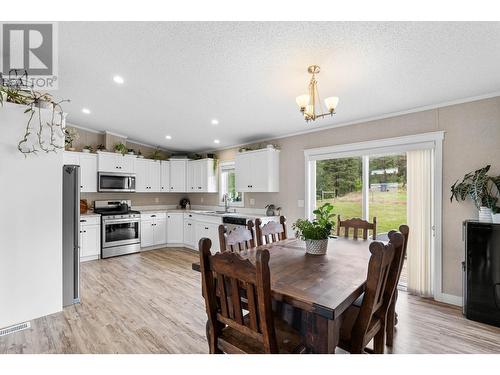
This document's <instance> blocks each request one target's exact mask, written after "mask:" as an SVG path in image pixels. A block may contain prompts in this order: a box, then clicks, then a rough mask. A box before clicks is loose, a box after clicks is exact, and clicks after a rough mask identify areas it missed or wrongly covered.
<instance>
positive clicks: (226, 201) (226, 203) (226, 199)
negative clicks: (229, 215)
mask: <svg viewBox="0 0 500 375" xmlns="http://www.w3.org/2000/svg"><path fill="white" fill-rule="evenodd" d="M222 201H223V202H224V211H225V212H229V194H227V193H226V194H224V195H223V196H222Z"/></svg>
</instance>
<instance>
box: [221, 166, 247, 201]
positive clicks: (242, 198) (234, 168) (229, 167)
mask: <svg viewBox="0 0 500 375" xmlns="http://www.w3.org/2000/svg"><path fill="white" fill-rule="evenodd" d="M227 170H235V172H236V163H235V161H234V160H229V161H224V162H220V163H219V206H224V202H223V201H222V197H223V195H224V194H225V192H223V191H222V187H223V186H224V184H223V183H222V178H223V176H222V175H223V172H225V171H227ZM240 194H241V202H229V207H245V193H243V192H240Z"/></svg>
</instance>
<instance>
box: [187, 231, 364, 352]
mask: <svg viewBox="0 0 500 375" xmlns="http://www.w3.org/2000/svg"><path fill="white" fill-rule="evenodd" d="M371 242H372V241H371V240H362V239H357V240H355V239H348V238H340V237H339V238H334V239H330V240H329V242H328V251H327V253H326V254H325V255H310V254H306V252H305V242H303V241H301V240H298V239H286V240H283V241H278V242H275V243H271V244H268V245H263V246H259V247H256V248H253V249H249V250H247V251H244V252H241V253H240V255H241V256H242V257H243V258H247V259H249V260H250V261H251V262H253V263H254V262H255V255H256V251H257V249H268V250H269V254H270V260H269V268H270V272H271V292H272V296H273V299H274V300H275V301H276V302H277V303H279V304H283V305H284V306H286V307H291V309H293V315H294V321H295V325H297V322H298V325H299V326H298V327H297V326H296V328H298V329H299V330H300V332H301V334H302V335H303V341H304V343H305V345H306V346H307V348H308V349H309V350H310V351H311V352H313V353H329V354H333V353H335V348H336V347H337V345H338V343H339V338H340V326H341V325H342V321H343V313H344V312H345V311H346V310H347V308H348V307H349V306H350V305H351V304H352V303H353V302H354V301H355V300H356V299H357V298H358V297H359V296H360V295H361V294H362V293H363V292H364V288H365V283H366V276H367V270H368V261H369V259H370V255H371V254H370V251H369V245H370V243H371ZM192 268H193V270H196V271H200V264H199V262H195V263H193V264H192ZM285 310H286V309H285ZM297 315H298V317H297Z"/></svg>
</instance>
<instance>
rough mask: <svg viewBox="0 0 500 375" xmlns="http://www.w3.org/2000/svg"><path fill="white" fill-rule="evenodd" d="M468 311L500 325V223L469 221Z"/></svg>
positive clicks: (467, 235) (466, 246)
mask: <svg viewBox="0 0 500 375" xmlns="http://www.w3.org/2000/svg"><path fill="white" fill-rule="evenodd" d="M464 226H465V228H464V230H465V280H464V281H465V282H464V288H465V290H464V313H465V316H466V318H468V319H472V320H476V321H478V322H483V323H488V324H492V325H495V326H498V327H500V224H491V223H479V222H477V221H465V222H464Z"/></svg>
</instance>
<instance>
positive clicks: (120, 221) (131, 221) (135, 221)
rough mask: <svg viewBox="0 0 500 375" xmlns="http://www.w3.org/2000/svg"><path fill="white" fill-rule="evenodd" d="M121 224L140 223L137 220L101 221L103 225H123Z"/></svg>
mask: <svg viewBox="0 0 500 375" xmlns="http://www.w3.org/2000/svg"><path fill="white" fill-rule="evenodd" d="M123 223H140V220H139V219H113V220H103V224H104V225H108V224H123Z"/></svg>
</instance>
